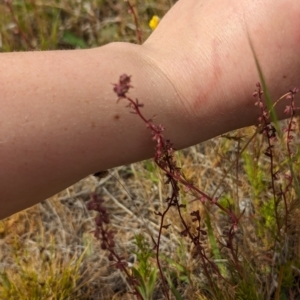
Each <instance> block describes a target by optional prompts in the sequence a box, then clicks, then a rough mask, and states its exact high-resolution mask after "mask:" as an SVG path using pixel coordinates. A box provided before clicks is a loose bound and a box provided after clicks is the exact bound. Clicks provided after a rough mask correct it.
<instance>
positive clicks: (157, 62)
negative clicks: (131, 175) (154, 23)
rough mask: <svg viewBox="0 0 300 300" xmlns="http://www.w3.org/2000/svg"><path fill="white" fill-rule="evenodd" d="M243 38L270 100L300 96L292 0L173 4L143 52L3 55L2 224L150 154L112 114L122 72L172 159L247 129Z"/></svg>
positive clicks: (249, 71)
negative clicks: (293, 91)
mask: <svg viewBox="0 0 300 300" xmlns="http://www.w3.org/2000/svg"><path fill="white" fill-rule="evenodd" d="M287 8H288V9H287ZM248 35H249V36H250V38H251V40H252V42H253V45H254V48H255V51H256V53H257V55H258V58H259V61H260V63H261V65H262V68H263V71H264V74H265V77H266V80H267V84H268V86H269V89H270V90H271V93H272V96H273V98H274V99H277V97H279V96H280V95H281V94H283V93H285V92H286V91H287V90H288V89H290V88H292V87H294V86H299V85H300V56H299V55H298V53H299V52H298V49H299V48H300V3H299V1H296V0H287V1H280V0H272V1H271V0H266V1H258V0H257V1H251V2H249V1H247V0H241V1H235V0H227V1H224V0H213V1H211V0H210V1H208V0H203V1H201V0H180V1H179V2H177V3H176V5H175V6H174V7H173V8H172V9H171V10H170V12H169V13H168V14H167V15H166V17H165V18H164V19H163V20H162V22H161V24H160V25H159V26H158V28H157V29H156V30H155V31H154V33H153V34H152V35H151V36H150V38H149V39H148V40H147V41H146V42H145V43H144V44H143V45H142V46H137V45H131V44H126V43H112V44H109V45H107V46H104V47H101V48H97V49H91V50H76V51H45V52H29V53H7V54H0V69H1V70H5V71H2V72H0V85H1V97H0V102H1V111H0V120H1V126H0V155H1V157H2V160H1V162H0V185H1V201H0V218H4V217H6V216H9V215H10V214H13V213H15V212H17V211H19V210H21V209H24V208H26V207H29V206H31V205H33V204H35V203H37V202H39V201H41V200H43V199H45V198H47V197H49V196H51V195H53V194H55V193H57V192H59V191H60V190H62V189H64V188H66V187H68V186H69V185H71V184H73V183H74V182H76V181H78V180H80V179H81V178H83V177H85V176H87V175H88V174H91V173H94V172H97V171H99V170H105V169H108V168H112V167H114V166H118V165H122V164H127V163H130V162H134V161H138V160H142V159H145V158H149V157H151V155H153V144H152V141H151V137H150V135H149V133H148V132H147V129H146V128H145V125H144V124H143V123H142V122H140V120H138V119H137V118H136V117H135V116H133V115H131V114H129V113H128V109H127V108H126V107H125V103H122V102H121V103H119V104H116V95H115V94H114V93H113V91H112V85H111V83H115V82H117V81H118V78H119V76H120V75H121V74H123V73H127V74H129V75H132V83H133V85H134V86H135V89H134V90H131V92H130V93H131V95H132V97H134V98H138V99H139V100H140V101H141V102H143V103H144V104H145V107H144V109H143V112H144V114H145V115H146V116H148V117H149V118H150V117H152V116H153V115H156V116H157V117H156V119H155V120H156V122H158V123H162V124H164V126H165V127H166V128H167V130H166V132H165V135H166V136H167V137H169V138H170V139H171V140H172V141H173V143H174V144H175V147H176V148H177V149H179V148H184V147H188V146H191V145H193V144H196V143H199V142H201V141H204V140H206V139H209V138H212V137H214V136H216V135H218V134H221V133H225V132H227V131H229V130H232V129H236V128H240V127H244V126H247V125H252V124H254V123H255V122H256V119H257V108H255V107H254V105H253V98H252V97H251V94H252V91H253V89H254V88H255V83H256V82H257V81H259V77H258V74H257V70H256V67H255V63H254V59H253V55H252V53H251V49H250V45H249V40H248ZM278 111H282V107H278ZM280 117H283V115H280Z"/></svg>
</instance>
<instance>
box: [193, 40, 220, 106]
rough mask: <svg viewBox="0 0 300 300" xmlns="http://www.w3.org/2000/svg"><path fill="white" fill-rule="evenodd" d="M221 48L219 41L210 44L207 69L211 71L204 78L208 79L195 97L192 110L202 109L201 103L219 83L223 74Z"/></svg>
mask: <svg viewBox="0 0 300 300" xmlns="http://www.w3.org/2000/svg"><path fill="white" fill-rule="evenodd" d="M220 46H221V42H220V40H217V39H214V40H213V42H212V52H211V58H210V62H209V64H210V66H209V67H208V69H209V70H211V73H208V74H207V75H206V76H207V77H209V79H208V80H207V82H206V84H205V86H204V87H203V88H202V89H200V92H199V95H198V96H197V101H195V103H194V107H193V108H194V109H195V110H198V109H200V108H201V107H202V105H203V101H205V99H207V97H208V96H209V95H210V94H211V93H212V92H213V91H214V88H215V87H216V85H217V84H218V82H219V81H220V78H221V76H222V74H223V71H222V69H221V67H220V55H219V49H220Z"/></svg>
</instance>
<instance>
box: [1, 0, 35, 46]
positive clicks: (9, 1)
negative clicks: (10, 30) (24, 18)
mask: <svg viewBox="0 0 300 300" xmlns="http://www.w3.org/2000/svg"><path fill="white" fill-rule="evenodd" d="M4 3H5V4H6V6H7V8H8V10H9V12H10V15H11V17H12V19H13V21H14V23H15V24H16V26H17V28H18V33H19V34H20V35H21V38H22V39H23V40H24V42H25V43H26V45H27V47H28V48H29V50H34V47H33V46H32V45H31V43H30V41H29V39H28V37H27V36H26V34H25V33H24V32H23V30H22V29H21V26H20V23H19V20H18V19H17V17H16V15H15V13H14V10H13V7H12V4H11V0H4Z"/></svg>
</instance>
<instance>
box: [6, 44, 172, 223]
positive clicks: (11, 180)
mask: <svg viewBox="0 0 300 300" xmlns="http://www.w3.org/2000/svg"><path fill="white" fill-rule="evenodd" d="M153 68H154V67H153V66H152V65H151V63H150V62H148V61H147V56H146V55H143V52H142V49H141V46H135V45H129V44H125V43H124V44H119V43H117V44H110V45H108V46H104V47H101V48H98V49H94V50H79V51H53V52H30V53H9V54H1V55H0V69H1V70H2V72H1V73H0V85H1V97H0V104H1V110H0V120H1V126H0V157H1V160H0V186H1V201H0V218H3V217H5V216H7V215H9V214H11V213H14V212H16V211H18V210H21V209H23V208H26V207H28V206H30V205H32V204H34V203H36V202H38V201H41V200H43V199H45V198H47V197H49V196H51V195H53V194H55V193H56V192H58V191H60V190H62V189H64V188H66V187H68V186H69V185H71V184H73V183H75V182H76V181H78V180H80V179H81V178H83V177H85V176H87V175H88V174H91V173H93V172H96V171H99V170H104V169H107V168H111V167H114V166H118V165H122V164H127V163H130V162H133V161H138V160H141V159H144V158H147V157H149V156H151V154H152V150H153V145H152V143H151V138H150V135H149V133H148V132H147V129H146V127H145V125H144V124H142V123H141V122H140V121H139V120H138V119H137V118H136V117H135V116H133V115H132V114H130V113H129V111H128V108H126V107H125V106H126V105H127V103H119V104H117V101H116V100H117V96H116V95H115V94H114V92H113V86H112V83H115V82H117V81H118V79H119V76H120V75H121V74H122V73H125V72H126V73H128V74H130V75H131V74H132V76H133V77H132V80H133V85H134V86H135V87H136V88H135V89H134V90H132V92H131V93H132V97H134V98H135V97H138V98H140V100H141V101H142V102H143V103H144V104H145V114H147V116H148V117H149V118H150V117H152V116H153V115H154V114H156V115H159V116H160V117H159V118H158V119H159V120H161V121H162V122H165V123H166V126H167V127H169V128H173V127H174V131H175V129H176V126H175V121H172V120H173V116H172V113H173V106H172V105H170V104H169V101H163V100H166V98H167V97H168V86H166V85H165V84H164V86H162V84H163V81H162V80H160V74H159V73H157V72H156V71H155V69H153ZM3 70H5V71H3ZM161 91H163V94H162V95H161V97H160V94H159V92H161ZM169 100H170V99H169Z"/></svg>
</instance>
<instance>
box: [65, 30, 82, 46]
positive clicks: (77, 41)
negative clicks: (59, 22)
mask: <svg viewBox="0 0 300 300" xmlns="http://www.w3.org/2000/svg"><path fill="white" fill-rule="evenodd" d="M62 41H63V42H64V43H66V44H69V45H71V46H74V47H76V48H82V49H84V48H87V44H86V43H85V41H84V40H83V39H82V38H80V37H78V36H76V35H74V34H73V33H72V32H70V31H65V32H64V34H63V37H62Z"/></svg>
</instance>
